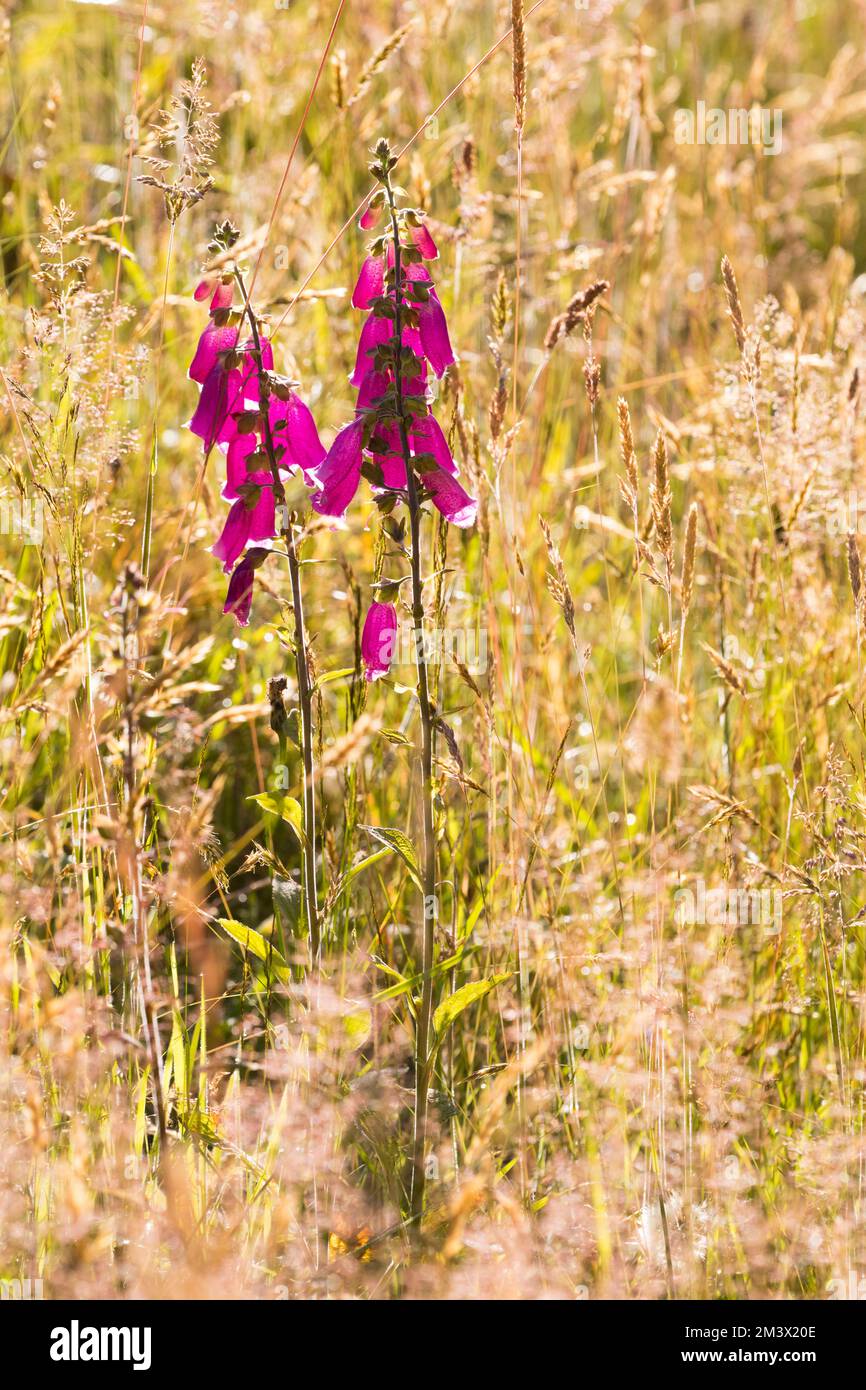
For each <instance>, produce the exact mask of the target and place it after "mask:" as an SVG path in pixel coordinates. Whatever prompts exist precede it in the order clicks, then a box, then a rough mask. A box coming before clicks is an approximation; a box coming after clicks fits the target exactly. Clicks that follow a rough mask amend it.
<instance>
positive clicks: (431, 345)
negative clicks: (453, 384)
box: [418, 290, 454, 376]
mask: <svg viewBox="0 0 866 1390" xmlns="http://www.w3.org/2000/svg"><path fill="white" fill-rule="evenodd" d="M418 327H419V329H420V330H421V343H422V346H423V348H424V356H425V357H426V358H427V361H428V362H429V363H430V366H431V367H432V368H433V371H434V372H435V373H436V375H437V376H441V375H442V373H443V372H444V370H445V368H446V367H448V366H450V365H451V363H452V362H453V361H454V352H453V350H452V348H451V339H450V338H449V337H448V325H447V323H446V322H445V314H444V311H443V309H442V305H441V304H440V303H439V298H438V296H437V294H436V291H435V290H431V291H430V298H429V299H428V301H427V303H426V304H419V305H418Z"/></svg>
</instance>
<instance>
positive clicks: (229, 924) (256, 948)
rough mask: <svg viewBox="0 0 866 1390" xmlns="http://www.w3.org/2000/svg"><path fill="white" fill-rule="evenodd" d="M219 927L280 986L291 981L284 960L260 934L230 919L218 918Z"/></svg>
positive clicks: (274, 947)
mask: <svg viewBox="0 0 866 1390" xmlns="http://www.w3.org/2000/svg"><path fill="white" fill-rule="evenodd" d="M218 921H219V924H220V926H221V927H222V929H223V931H224V932H225V933H226V935H227V936H230V937H231V938H232V940H233V941H236V942H237V943H238V945H239V946H241V947H242V948H243V949H244V950H245V951H248V952H249V954H250V955H251V956H255V957H256V959H257V960H260V961H261V962H262V964H263V965H264V966H265V968H266V969H267V970H268V971H269V972H270V974H271V975H273V976H274V978H275V979H277V980H279V982H280V984H283V985H287V984H289V983H290V981H291V978H292V977H291V973H290V971H289V967H288V966H287V965H286V962H285V958H284V957H283V956H282V955H281V954H280V952H279V951H278V950H277V948H276V946H272V945H271V943H270V942H269V941H266V940H265V938H264V937H263V936H262V934H261V932H258V931H255V930H254V929H253V928H252V927H245V926H244V924H243V922H235V921H234V920H233V918H231V917H220V918H219V919H218Z"/></svg>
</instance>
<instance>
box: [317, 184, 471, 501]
mask: <svg viewBox="0 0 866 1390" xmlns="http://www.w3.org/2000/svg"><path fill="white" fill-rule="evenodd" d="M385 201H386V200H385V197H384V194H382V193H381V192H379V193H376V194H374V195H373V198H372V199H371V201H370V203H369V204H368V206H367V208H366V209H365V211H364V213H363V214H362V216H361V221H360V225H361V227H362V228H363V229H365V230H366V229H369V228H370V227H372V226H374V225H375V223H376V222H377V221H378V219H379V217H380V215H381V213H382V210H383V208H384V206H385ZM395 226H396V229H397V230H396V236H397V237H399V242H397V241H395ZM398 248H399V253H400V254H399V258H398V255H397V250H398ZM438 254H439V252H438V250H437V247H436V243H435V242H434V240H433V237H432V236H431V235H430V232H429V230H428V228H427V226H426V224H425V223H424V221H423V219H422V218H421V216H420V215H419V214H418V213H417V212H415V211H413V210H412V209H400V210H399V211H398V210H396V209H395V211H394V219H393V221H392V227H391V230H390V231H389V232H386V233H385V234H384V235H382V236H380V237H377V238H376V239H375V240H374V241H373V242H372V243H371V246H370V254H369V255H368V256H367V258H366V259H365V261H364V263H363V265H362V266H361V271H360V274H359V276H358V280H357V283H356V285H355V288H354V291H353V293H352V304H353V305H354V307H355V308H356V309H364V310H367V311H368V317H367V319H366V321H365V323H364V326H363V328H362V330H361V335H360V338H359V342H358V350H357V354H356V358H355V366H354V369H353V371H352V375H351V378H350V380H351V382H352V385H353V386H355V387H357V389H358V398H357V403H356V407H355V419H354V420H353V421H352V422H351V423H350V424H348V425H346V426H344V428H343V429H341V430H340V431H339V432H338V434H337V436H336V438H335V439H334V441H333V443H332V445H331V448H330V450H329V451H328V456H327V458H326V459H325V462H324V463H323V465H322V467H321V468H320V469H319V471H318V489H317V491H316V492H315V493H314V495H313V498H312V503H313V508H314V510H316V511H317V512H320V513H321V514H322V515H324V516H330V517H335V518H338V517H342V516H344V515H345V513H346V510H347V509H348V507H349V505H350V503H351V502H352V500H353V498H354V496H355V493H356V492H357V490H358V486H359V484H360V481H361V475H362V473H363V474H364V475H365V476H367V477H369V479H370V481H371V483H372V485H373V488H374V493H375V495H376V497H377V499H380V498H381V500H382V501H383V503H384V502H386V501H387V497H386V496H383V494H385V495H387V494H388V493H394V492H399V493H405V492H406V489H407V487H408V479H407V477H406V460H407V457H408V460H409V461H410V464H411V465H412V467H413V470H414V472H415V474H416V475H417V478H418V480H419V483H420V485H421V487H422V488H423V496H424V498H425V499H426V498H429V500H430V501H432V503H433V505H434V506H435V507H437V508H438V509H439V510H440V511H441V512H442V514H443V516H445V517H447V518H448V520H449V521H451V522H452V523H453V524H454V525H456V526H462V527H466V526H471V525H472V524H473V523H474V521H475V515H476V510H477V507H476V504H475V502H474V500H473V499H472V498H471V497H470V496H469V494H468V493H467V492H466V491H465V490H464V488H463V487H462V486H461V485H460V484H459V483H457V482H456V481H455V479H456V476H457V472H458V470H457V465H456V463H455V462H454V459H453V457H452V454H451V450H450V449H449V447H448V442H447V440H446V439H445V436H444V434H443V433H442V430H441V428H440V426H439V424H438V423H437V421H436V420H435V419H434V417H433V415H432V414H431V412H430V405H429V393H428V389H427V371H428V368H429V369H430V370H431V371H432V372H433V373H434V375H435V376H437V377H441V376H442V374H443V372H444V371H445V370H446V368H447V367H448V366H450V364H451V363H452V362H453V361H454V351H453V349H452V347H451V340H450V337H449V334H448V325H447V322H446V319H445V313H444V310H443V308H442V305H441V303H440V302H439V298H438V295H437V294H436V289H435V287H434V285H433V282H432V280H431V278H430V272H429V271H428V269H427V266H426V265H425V264H424V262H425V261H432V260H435V259H436V258H437V257H438ZM398 259H399V285H398V283H397V278H398V272H397V263H398ZM398 324H399V327H398ZM401 422H402V430H403V432H405V441H404V437H403V433H401Z"/></svg>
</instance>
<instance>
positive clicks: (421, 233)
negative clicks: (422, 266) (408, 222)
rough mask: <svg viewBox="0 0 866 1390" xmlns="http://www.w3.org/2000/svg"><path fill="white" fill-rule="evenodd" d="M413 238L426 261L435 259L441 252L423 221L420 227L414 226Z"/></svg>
mask: <svg viewBox="0 0 866 1390" xmlns="http://www.w3.org/2000/svg"><path fill="white" fill-rule="evenodd" d="M412 240H413V241H414V243H415V245H416V246H417V247H418V250H419V251H420V252H421V255H422V256H423V257H424V259H425V260H426V261H435V260H436V258H437V256H438V255H439V252H438V251H437V249H436V243H435V241H434V240H433V238H432V236H431V235H430V232H429V230H428V228H427V227H426V226H425V224H424V223H423V222H422V223H421V225H420V227H413V228H412Z"/></svg>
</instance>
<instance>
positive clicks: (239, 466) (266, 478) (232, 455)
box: [222, 434, 273, 502]
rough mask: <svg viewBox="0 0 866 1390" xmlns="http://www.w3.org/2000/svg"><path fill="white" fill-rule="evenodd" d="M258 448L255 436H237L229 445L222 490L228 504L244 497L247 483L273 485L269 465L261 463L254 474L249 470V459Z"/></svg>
mask: <svg viewBox="0 0 866 1390" xmlns="http://www.w3.org/2000/svg"><path fill="white" fill-rule="evenodd" d="M258 447H259V440H258V436H257V435H255V434H238V435H235V437H234V439H233V440H232V441H231V443H230V444H229V447H228V452H227V454H226V481H225V487H224V488H223V490H222V495H223V497H224V498H225V500H226V501H227V502H234V501H236V500H237V499H238V498H239V497H243V495H244V494H243V492H242V491H241V488H243V487H244V486H245V485H246V484H247V483H268V484H272V483H273V478H272V476H271V471H270V468H269V467H268V465H267V463H259V465H258V467H257V468H256V469H255V470H254V471H252V472H251V471H250V469H249V465H248V459H249V457H250V455H251V454H252V453H253V452H254V451H255V450H256V449H257V448H258Z"/></svg>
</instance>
